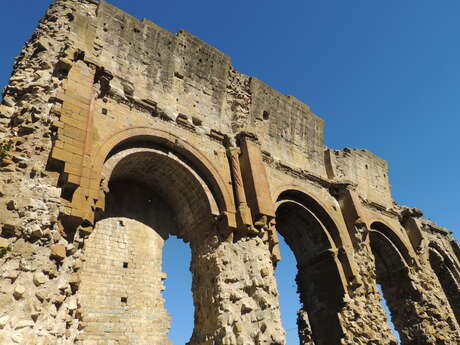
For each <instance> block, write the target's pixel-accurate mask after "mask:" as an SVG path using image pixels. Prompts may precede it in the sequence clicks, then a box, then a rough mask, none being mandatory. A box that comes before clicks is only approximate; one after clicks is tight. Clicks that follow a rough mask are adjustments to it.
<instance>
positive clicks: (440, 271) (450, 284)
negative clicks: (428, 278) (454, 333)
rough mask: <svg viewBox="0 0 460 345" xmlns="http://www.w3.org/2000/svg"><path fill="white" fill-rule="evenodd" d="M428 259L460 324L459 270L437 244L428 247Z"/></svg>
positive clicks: (432, 243)
mask: <svg viewBox="0 0 460 345" xmlns="http://www.w3.org/2000/svg"><path fill="white" fill-rule="evenodd" d="M428 259H429V262H430V265H431V268H432V269H433V271H434V273H435V274H436V276H437V278H438V280H439V283H440V284H441V287H442V289H443V291H444V294H445V295H446V297H447V300H448V301H449V304H450V306H451V308H452V311H453V312H454V315H455V318H456V319H457V322H460V277H459V272H458V268H457V267H456V266H455V264H454V263H453V261H452V260H451V259H450V257H449V255H447V253H446V252H445V251H444V250H443V249H442V248H440V246H439V245H438V244H437V243H436V242H430V243H429V245H428Z"/></svg>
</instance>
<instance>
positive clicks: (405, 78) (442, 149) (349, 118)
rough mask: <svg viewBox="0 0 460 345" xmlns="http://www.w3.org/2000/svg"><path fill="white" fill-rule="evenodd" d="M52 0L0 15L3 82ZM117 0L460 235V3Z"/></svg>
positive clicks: (13, 6) (11, 5) (12, 5)
mask: <svg viewBox="0 0 460 345" xmlns="http://www.w3.org/2000/svg"><path fill="white" fill-rule="evenodd" d="M49 3H50V1H48V0H33V1H32V0H30V1H16V2H10V1H9V2H8V8H4V9H3V10H2V11H1V12H0V30H1V32H2V37H3V39H2V46H1V50H0V61H1V64H0V85H4V84H6V82H7V78H8V75H9V73H10V71H11V66H12V64H13V57H14V56H16V55H18V54H19V50H20V47H21V46H22V44H23V43H24V41H26V40H27V39H28V38H29V37H30V35H31V33H32V31H33V29H34V27H35V26H36V23H37V20H38V18H39V17H41V15H42V14H43V12H44V10H45V8H46V7H47V6H48V4H49ZM111 3H112V4H114V5H116V6H118V7H120V8H122V9H123V10H125V11H127V12H129V13H131V14H133V15H134V16H136V17H139V18H144V17H146V18H149V19H150V20H152V21H153V22H155V23H157V24H158V25H160V26H162V27H165V28H167V29H169V30H171V31H173V32H176V31H178V30H179V29H185V30H187V31H189V32H191V33H193V34H195V35H196V36H198V37H200V38H201V39H203V40H204V41H206V42H208V43H209V44H211V45H213V46H215V47H217V48H218V49H220V50H222V51H223V52H225V53H226V54H227V55H229V56H231V57H232V61H233V65H234V67H235V68H236V69H237V70H239V71H240V72H243V73H246V74H249V75H252V76H255V77H257V78H259V79H261V80H263V81H264V82H266V83H268V84H269V85H271V86H272V87H274V88H275V89H278V90H280V91H281V92H283V93H285V94H289V95H293V96H295V97H297V98H298V99H300V100H302V101H303V102H305V103H307V104H309V105H310V106H311V108H312V110H313V111H314V112H315V113H316V114H318V115H319V116H320V117H322V118H323V119H324V120H325V122H326V126H325V138H326V139H325V140H326V144H327V145H328V146H330V147H332V148H335V149H341V148H344V147H353V148H366V149H368V150H370V151H372V152H374V153H375V154H377V155H379V156H381V157H383V158H384V159H386V160H387V161H388V163H389V166H390V173H389V174H390V179H391V183H392V192H393V197H394V199H395V200H396V201H397V202H398V203H400V204H403V205H408V206H412V207H418V208H421V209H422V210H423V211H424V213H425V217H427V218H429V219H432V220H433V221H435V222H436V223H438V224H439V225H441V226H445V227H447V228H449V229H450V230H452V231H453V232H454V234H455V235H456V237H457V238H460V212H459V209H458V208H459V205H460V193H459V186H460V179H459V178H458V172H459V170H460V162H459V157H460V144H459V135H458V131H459V129H460V103H459V99H460V97H459V96H460V68H459V67H458V65H459V62H460V45H459V43H458V35H459V33H460V20H459V19H458V18H459V16H460V2H459V1H458V0H443V1H434V0H404V1H401V0H387V1H377V0H374V1H372V0H349V1H343V0H321V1H312V0H296V1H279V0H278V1H274V0H265V1H247V0H246V1H241V0H233V1H215V0H212V1H211V0H204V1H201V0H197V1H179V0H168V1H150V0H149V1H141V0H112V1H111ZM168 251H169V250H168ZM171 252H173V253H175V254H174V255H176V254H177V253H176V252H175V250H172V249H171ZM187 265H188V264H187ZM187 265H185V266H187ZM185 268H186V269H188V267H185ZM170 275H171V274H170ZM180 343H181V342H180V340H178V344H180ZM182 343H183V341H182Z"/></svg>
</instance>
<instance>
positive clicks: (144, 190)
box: [0, 0, 460, 345]
mask: <svg viewBox="0 0 460 345" xmlns="http://www.w3.org/2000/svg"><path fill="white" fill-rule="evenodd" d="M0 113H1V114H2V115H1V117H0V123H1V124H2V126H1V127H0V131H1V133H2V135H1V138H2V142H1V144H0V158H1V159H2V163H1V167H0V169H1V172H2V174H1V180H2V181H1V188H2V190H1V199H0V222H1V236H0V264H1V268H0V270H1V281H0V293H1V294H0V307H1V308H0V340H1V341H0V342H2V343H5V344H9V343H12V342H13V343H21V342H24V341H25V339H27V343H28V344H29V343H30V344H75V343H76V344H81V345H90V344H95V343H97V344H110V343H118V344H131V343H136V344H139V345H141V344H142V345H144V344H151V343H155V344H167V343H168V342H169V340H168V339H167V332H168V330H169V327H170V321H171V320H170V317H169V315H168V313H167V310H165V308H164V301H163V297H162V295H161V291H162V289H163V288H164V287H163V280H164V279H166V277H165V275H164V273H162V272H161V258H162V255H161V252H162V247H163V242H164V241H165V240H167V239H168V237H169V236H177V237H179V238H181V239H182V240H183V241H184V242H186V243H189V244H190V247H191V251H192V262H191V268H190V269H191V271H192V273H193V284H192V287H191V288H192V291H193V298H194V306H195V324H194V332H193V335H192V338H191V340H190V342H189V344H216V345H217V344H244V345H246V344H284V342H285V341H284V330H283V329H282V326H281V319H280V311H279V305H278V290H277V286H276V280H275V277H274V269H275V266H276V262H277V261H278V260H280V259H282V257H281V256H280V253H279V248H278V236H283V237H284V238H285V240H286V242H287V243H288V245H289V246H290V247H291V249H292V250H293V252H294V254H295V256H296V259H297V266H298V274H297V279H296V281H297V286H298V290H299V293H300V298H301V302H302V308H301V310H300V311H299V313H298V320H299V322H298V325H299V335H300V337H301V341H302V343H304V344H312V343H314V344H316V345H323V344H324V345H326V344H328V345H329V344H339V343H342V344H351V343H378V344H394V343H395V339H394V338H393V337H392V336H390V326H389V324H388V322H387V317H386V316H385V312H384V310H383V308H382V306H381V304H380V300H381V298H382V296H381V293H380V292H379V289H378V288H377V285H378V284H380V285H381V287H382V290H383V294H384V296H385V299H386V300H387V301H388V304H389V306H390V309H391V312H392V318H393V322H394V323H395V325H396V327H397V328H398V331H399V333H400V335H401V339H402V342H403V344H415V343H416V344H457V343H458V340H459V339H458V336H459V335H458V332H459V328H458V313H459V312H458V305H459V304H458V303H459V302H458V295H459V294H458V283H459V281H460V280H459V276H458V272H459V266H460V265H459V247H458V243H457V242H455V240H454V239H453V238H452V236H451V235H450V234H449V233H448V232H447V231H445V230H443V229H442V228H439V227H437V226H435V225H434V224H432V223H430V222H428V221H426V220H423V219H421V218H420V217H421V214H420V212H419V211H417V210H414V209H408V208H404V207H401V206H398V205H396V204H395V203H394V202H393V200H392V197H391V193H390V187H389V182H388V176H387V164H386V162H385V161H384V160H382V159H381V158H378V157H376V156H375V155H373V154H371V153H369V152H368V151H365V150H353V149H344V150H342V151H333V150H330V149H328V148H327V147H325V146H324V143H323V121H322V120H321V119H320V118H319V117H318V116H316V115H315V114H313V113H312V112H311V111H310V108H309V107H308V106H307V105H305V104H303V103H301V102H300V101H298V100H297V99H295V98H293V97H290V96H285V95H282V94H281V93H279V92H278V91H276V90H274V89H272V88H271V87H269V86H267V85H266V84H264V83H263V82H261V81H259V80H257V79H255V78H253V77H250V76H246V75H243V74H241V73H239V72H238V71H236V70H235V69H234V68H233V67H232V66H231V62H230V58H229V57H228V56H226V55H225V54H224V53H222V52H220V51H219V50H217V49H215V48H213V47H211V46H209V45H208V44H206V43H204V42H202V41H201V40H200V39H198V38H197V37H195V36H193V35H191V34H190V33H187V32H185V31H180V32H179V33H177V34H173V33H171V32H168V31H167V30H165V29H162V28H160V27H158V26H157V25H155V24H154V23H152V22H150V21H148V20H138V19H136V18H133V17H131V16H129V15H128V14H126V13H124V12H122V11H121V10H119V9H117V8H115V7H113V6H112V5H110V4H108V3H106V2H97V1H93V0H83V1H76V0H59V1H55V2H54V3H53V5H52V6H51V8H50V10H49V11H48V12H47V14H46V16H45V17H44V19H43V20H42V21H41V23H40V26H39V28H38V29H37V31H36V32H35V34H34V35H33V37H32V39H31V40H30V42H29V43H27V45H26V46H25V48H24V50H23V52H22V55H21V57H20V58H19V59H18V61H17V63H16V65H15V69H14V72H13V75H12V77H11V79H10V82H9V85H8V86H7V87H6V89H5V93H4V95H3V104H2V105H1V106H0ZM2 205H3V206H2ZM150 263H151V264H150ZM132 291H135V292H138V293H132ZM401 306H402V307H401ZM173 322H174V321H173ZM139 325H142V327H140V326H139ZM325 325H327V327H325Z"/></svg>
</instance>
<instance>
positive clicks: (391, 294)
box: [369, 222, 419, 344]
mask: <svg viewBox="0 0 460 345" xmlns="http://www.w3.org/2000/svg"><path fill="white" fill-rule="evenodd" d="M391 233H392V230H391V229H390V228H388V227H387V226H386V225H384V224H383V223H378V222H374V223H372V224H371V232H370V235H369V240H370V245H371V249H372V253H373V255H374V260H375V276H376V284H377V288H378V290H379V292H380V294H381V296H382V300H381V304H382V307H383V308H384V310H385V313H386V315H387V318H388V320H387V322H388V326H389V327H390V329H391V330H392V332H393V334H394V335H395V337H396V338H397V339H398V340H399V341H400V342H401V343H402V344H410V343H411V341H412V340H411V334H412V331H413V330H411V324H415V323H414V320H415V319H416V318H417V315H416V311H415V310H414V305H413V300H416V299H418V297H419V296H418V295H417V292H416V291H415V290H414V289H413V287H412V285H411V279H410V276H409V269H408V264H407V262H406V260H405V259H404V256H403V254H402V253H401V252H400V250H399V247H398V246H397V245H395V244H394V242H393V241H392V240H391V239H390V238H389V237H388V236H387V235H390V234H391Z"/></svg>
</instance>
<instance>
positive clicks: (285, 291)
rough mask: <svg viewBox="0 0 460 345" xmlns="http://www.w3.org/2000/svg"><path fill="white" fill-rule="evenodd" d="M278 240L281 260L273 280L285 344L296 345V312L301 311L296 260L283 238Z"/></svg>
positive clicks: (297, 339)
mask: <svg viewBox="0 0 460 345" xmlns="http://www.w3.org/2000/svg"><path fill="white" fill-rule="evenodd" d="M278 239H279V249H280V253H281V260H280V261H279V262H278V263H277V266H276V270H275V278H276V281H277V285H278V293H279V304H280V311H281V321H282V323H283V328H284V330H285V332H286V343H287V344H289V345H298V344H299V335H298V327H297V312H298V311H299V310H300V309H301V304H300V295H299V293H298V291H297V284H296V275H297V265H296V258H295V256H294V253H293V252H292V250H291V248H290V247H289V246H288V244H287V243H286V241H285V240H284V237H283V236H280V237H279V238H278Z"/></svg>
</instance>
